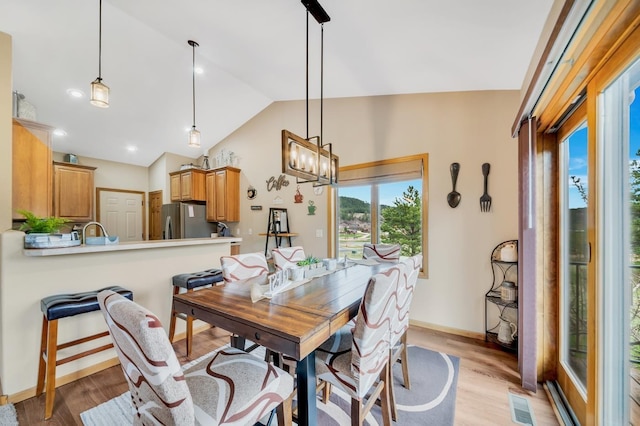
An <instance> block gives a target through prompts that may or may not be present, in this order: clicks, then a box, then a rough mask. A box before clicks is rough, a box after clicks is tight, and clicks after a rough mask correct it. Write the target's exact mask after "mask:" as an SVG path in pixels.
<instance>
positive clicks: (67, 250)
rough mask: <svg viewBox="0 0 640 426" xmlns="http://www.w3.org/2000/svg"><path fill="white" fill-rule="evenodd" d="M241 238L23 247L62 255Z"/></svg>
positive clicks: (27, 252) (27, 251)
mask: <svg viewBox="0 0 640 426" xmlns="http://www.w3.org/2000/svg"><path fill="white" fill-rule="evenodd" d="M239 242H242V238H238V237H219V238H186V239H181V240H152V241H135V242H123V243H119V244H113V245H88V246H87V245H84V244H83V245H80V246H74V247H62V248H48V249H24V250H23V253H24V255H25V256H33V257H41V256H62V255H69V254H83V253H100V252H107V251H124V250H146V249H155V248H164V247H179V246H197V245H205V244H223V243H239Z"/></svg>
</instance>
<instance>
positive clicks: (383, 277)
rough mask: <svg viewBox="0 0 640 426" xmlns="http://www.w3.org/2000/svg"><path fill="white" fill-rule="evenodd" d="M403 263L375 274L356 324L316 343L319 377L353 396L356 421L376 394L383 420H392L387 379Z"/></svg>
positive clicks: (353, 421)
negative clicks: (324, 340) (322, 341)
mask: <svg viewBox="0 0 640 426" xmlns="http://www.w3.org/2000/svg"><path fill="white" fill-rule="evenodd" d="M403 269H404V267H403V266H402V265H398V266H394V267H392V268H389V269H387V270H386V271H384V272H381V273H378V274H375V275H374V276H372V277H371V278H370V279H369V282H368V284H367V287H366V290H365V293H364V296H363V298H362V301H361V303H360V308H359V311H358V316H357V318H356V322H355V326H353V327H351V326H349V325H347V326H345V327H343V328H342V329H341V330H339V331H338V333H337V337H336V338H332V339H329V340H328V341H327V342H325V343H323V344H322V345H320V347H319V348H318V349H316V375H317V377H318V379H319V380H321V381H324V382H326V383H330V384H331V385H333V386H337V387H339V388H340V389H342V390H343V391H344V392H346V393H347V394H349V396H351V424H352V425H362V424H363V422H364V418H365V417H366V416H367V414H368V413H369V411H370V410H371V407H372V406H373V405H374V404H375V402H376V400H377V399H378V397H379V398H380V401H381V404H380V405H381V409H382V420H383V424H384V425H385V426H388V425H390V424H391V410H390V401H389V382H388V380H389V370H388V369H389V353H390V348H391V343H390V336H391V323H392V318H393V316H394V315H396V312H395V311H396V305H397V300H396V298H397V291H398V283H399V279H400V275H401V274H402V272H403ZM341 331H342V333H341ZM372 388H373V390H372V391H371V389H372ZM370 391H371V392H370ZM367 395H369V397H368V399H367V402H366V403H365V401H364V399H365V398H366V397H367Z"/></svg>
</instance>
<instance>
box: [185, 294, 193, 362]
mask: <svg viewBox="0 0 640 426" xmlns="http://www.w3.org/2000/svg"><path fill="white" fill-rule="evenodd" d="M187 293H193V289H192V288H190V289H188V290H187ZM186 340H187V356H191V349H192V348H193V317H191V316H189V315H187V339H186Z"/></svg>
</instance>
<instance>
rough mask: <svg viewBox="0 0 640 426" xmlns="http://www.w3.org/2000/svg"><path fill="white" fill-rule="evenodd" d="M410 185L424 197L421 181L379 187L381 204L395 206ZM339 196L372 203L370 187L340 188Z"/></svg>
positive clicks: (386, 184) (387, 184)
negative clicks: (397, 199)
mask: <svg viewBox="0 0 640 426" xmlns="http://www.w3.org/2000/svg"><path fill="white" fill-rule="evenodd" d="M409 185H413V187H414V188H417V189H418V192H419V193H420V195H422V180H420V179H416V180H411V181H404V182H394V183H385V184H382V185H379V190H380V204H382V205H388V206H393V205H394V204H393V202H394V201H395V199H396V198H402V193H403V192H404V191H406V190H407V188H408V187H409ZM339 194H340V196H342V197H352V198H357V199H359V200H363V201H367V202H371V189H370V187H369V186H350V187H342V188H340V191H339Z"/></svg>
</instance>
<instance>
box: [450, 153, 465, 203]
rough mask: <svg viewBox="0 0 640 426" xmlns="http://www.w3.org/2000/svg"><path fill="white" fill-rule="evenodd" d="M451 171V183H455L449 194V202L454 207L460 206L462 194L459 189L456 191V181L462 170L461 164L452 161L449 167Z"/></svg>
mask: <svg viewBox="0 0 640 426" xmlns="http://www.w3.org/2000/svg"><path fill="white" fill-rule="evenodd" d="M449 170H450V171H451V183H452V184H453V191H451V192H450V193H449V194H447V202H448V203H449V206H450V207H452V208H456V207H458V204H460V199H461V198H462V195H460V193H459V192H458V191H456V182H457V181H458V172H460V164H459V163H451V167H449Z"/></svg>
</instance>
